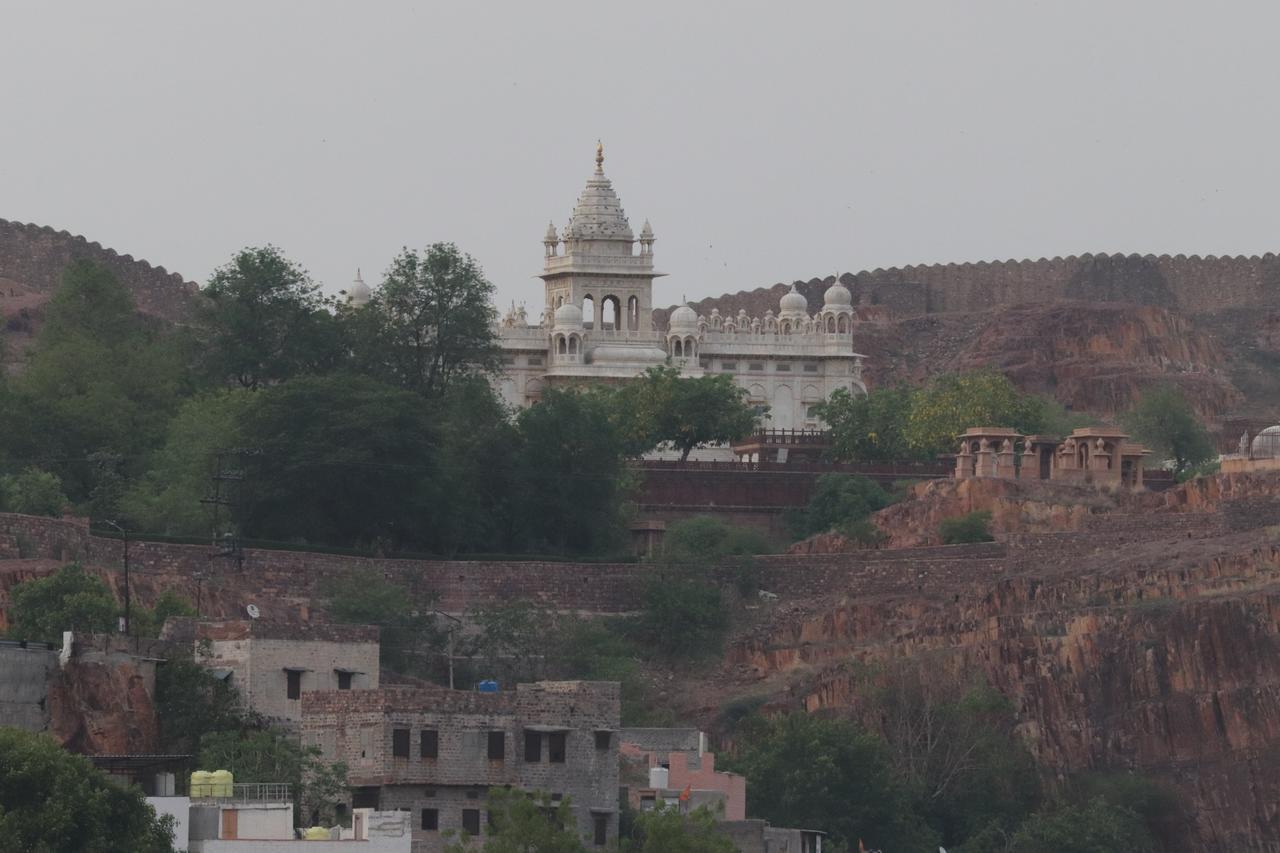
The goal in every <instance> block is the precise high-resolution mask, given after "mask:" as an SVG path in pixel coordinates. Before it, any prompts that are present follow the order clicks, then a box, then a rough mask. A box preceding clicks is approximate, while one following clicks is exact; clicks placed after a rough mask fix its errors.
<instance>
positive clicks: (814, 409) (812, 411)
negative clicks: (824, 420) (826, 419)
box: [805, 406, 818, 420]
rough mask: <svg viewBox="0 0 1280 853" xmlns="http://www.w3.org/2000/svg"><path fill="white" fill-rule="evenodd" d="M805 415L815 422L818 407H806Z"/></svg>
mask: <svg viewBox="0 0 1280 853" xmlns="http://www.w3.org/2000/svg"><path fill="white" fill-rule="evenodd" d="M805 414H807V415H808V416H809V417H810V418H811V419H813V420H816V419H817V417H818V406H808V407H807V408H806V409H805Z"/></svg>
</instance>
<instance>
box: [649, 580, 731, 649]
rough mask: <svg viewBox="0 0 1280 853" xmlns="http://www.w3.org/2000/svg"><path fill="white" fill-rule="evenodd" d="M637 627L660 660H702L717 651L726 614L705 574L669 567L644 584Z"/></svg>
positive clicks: (725, 609) (718, 595) (713, 585)
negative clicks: (682, 658)
mask: <svg viewBox="0 0 1280 853" xmlns="http://www.w3.org/2000/svg"><path fill="white" fill-rule="evenodd" d="M638 628H639V631H640V633H641V635H642V636H643V637H644V640H645V644H646V646H647V647H648V648H650V649H652V650H653V651H654V652H656V653H657V654H658V655H659V656H661V657H665V658H669V659H674V658H679V657H688V658H696V657H702V656H704V655H709V654H713V653H715V652H718V651H719V650H720V646H721V643H722V642H723V641H724V635H725V632H726V631H727V630H728V628H729V611H728V608H727V607H726V606H725V603H724V596H723V595H721V593H720V589H719V587H717V586H716V585H715V584H714V583H712V582H711V580H710V579H709V578H708V577H707V576H706V573H705V572H704V571H698V570H696V569H693V570H691V569H690V568H689V567H679V568H668V569H666V570H664V571H660V572H658V573H655V574H654V575H653V576H652V577H651V578H650V579H649V582H648V583H647V584H646V585H645V589H644V599H643V602H642V610H641V614H640V620H639V626H638Z"/></svg>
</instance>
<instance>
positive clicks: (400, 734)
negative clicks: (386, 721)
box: [391, 729, 409, 758]
mask: <svg viewBox="0 0 1280 853" xmlns="http://www.w3.org/2000/svg"><path fill="white" fill-rule="evenodd" d="M391 755H392V757H393V758H408V757H409V730H408V729H392V730H391Z"/></svg>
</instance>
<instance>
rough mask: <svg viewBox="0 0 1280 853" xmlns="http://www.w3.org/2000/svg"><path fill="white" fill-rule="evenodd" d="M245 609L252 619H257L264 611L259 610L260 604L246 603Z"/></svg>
mask: <svg viewBox="0 0 1280 853" xmlns="http://www.w3.org/2000/svg"><path fill="white" fill-rule="evenodd" d="M244 609H245V612H246V613H248V614H249V618H250V619H257V618H258V617H259V616H261V615H262V612H261V611H259V610H258V605H256V604H246V605H245V608H244Z"/></svg>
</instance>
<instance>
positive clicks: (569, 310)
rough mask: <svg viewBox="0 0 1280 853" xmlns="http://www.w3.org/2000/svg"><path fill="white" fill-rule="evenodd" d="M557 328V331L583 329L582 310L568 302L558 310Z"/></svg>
mask: <svg viewBox="0 0 1280 853" xmlns="http://www.w3.org/2000/svg"><path fill="white" fill-rule="evenodd" d="M555 327H556V328H557V329H581V328H582V309H581V308H579V307H578V306H577V305H574V304H573V303H572V302H566V303H565V304H563V305H561V306H560V307H559V308H557V309H556V319H555Z"/></svg>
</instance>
